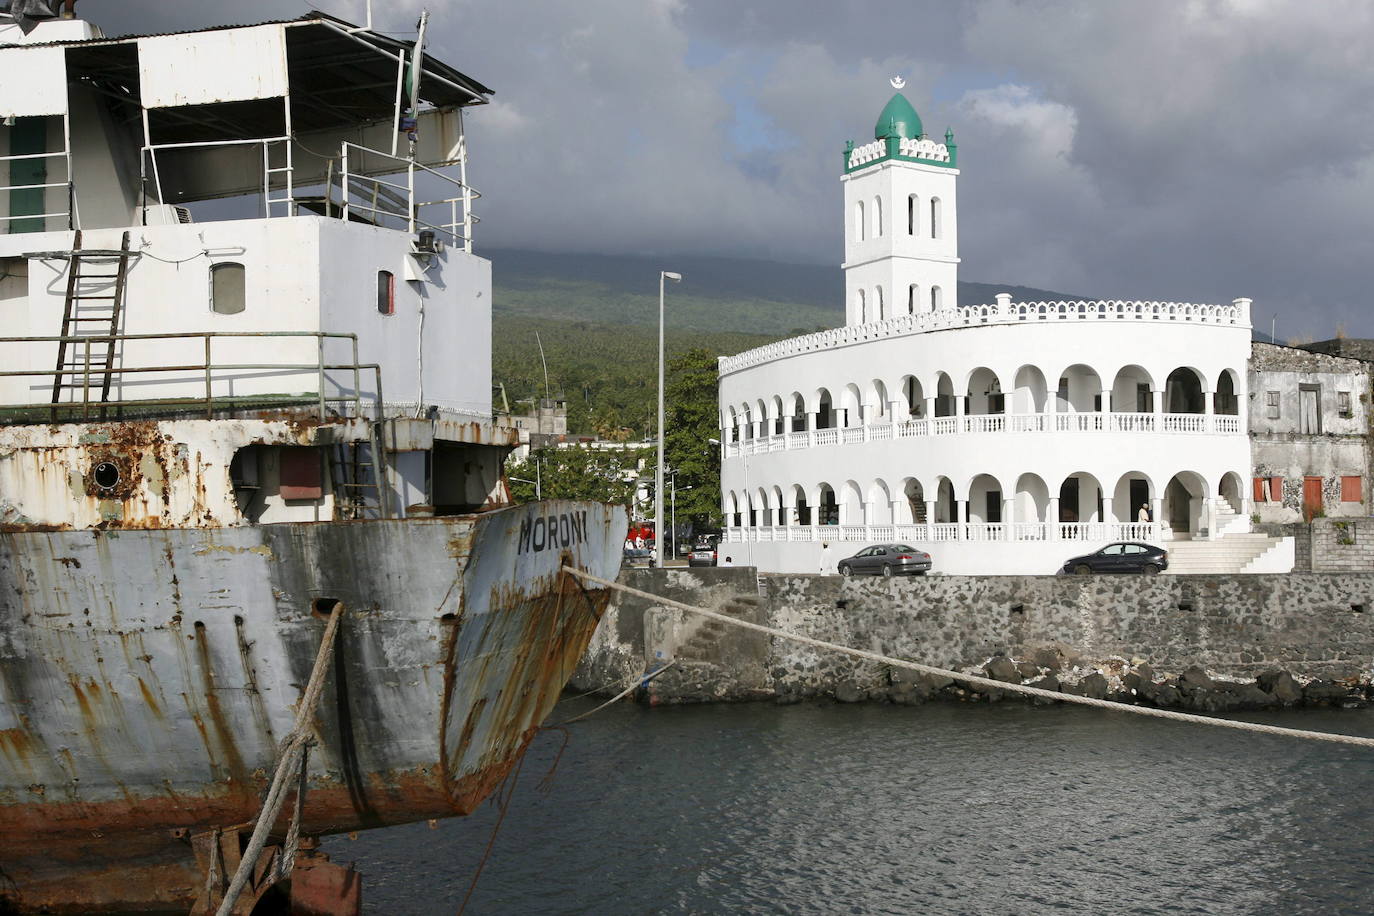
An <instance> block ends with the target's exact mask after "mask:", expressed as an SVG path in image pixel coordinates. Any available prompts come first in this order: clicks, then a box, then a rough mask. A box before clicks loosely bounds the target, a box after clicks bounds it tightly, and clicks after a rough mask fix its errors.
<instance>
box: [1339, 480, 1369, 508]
mask: <svg viewBox="0 0 1374 916" xmlns="http://www.w3.org/2000/svg"><path fill="white" fill-rule="evenodd" d="M1363 482H1364V481H1363V479H1362V478H1359V477H1342V478H1341V502H1343V503H1357V502H1359V501H1360V500H1362V499H1363V498H1364V497H1363V496H1362V495H1361V492H1360V490H1361V487H1360V485H1361V484H1362V483H1363Z"/></svg>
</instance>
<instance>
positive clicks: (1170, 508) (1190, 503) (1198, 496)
mask: <svg viewBox="0 0 1374 916" xmlns="http://www.w3.org/2000/svg"><path fill="white" fill-rule="evenodd" d="M1209 492H1211V491H1210V490H1209V489H1208V487H1207V481H1206V480H1204V479H1203V478H1202V475H1201V474H1198V473H1196V472H1195V471H1180V472H1178V473H1177V474H1175V475H1174V476H1173V477H1171V478H1169V483H1168V484H1167V485H1166V486H1165V487H1164V505H1163V512H1162V514H1163V516H1164V519H1163V520H1164V521H1165V522H1166V523H1167V524H1168V525H1169V527H1170V528H1172V529H1173V532H1174V537H1175V538H1180V537H1181V538H1187V537H1190V536H1191V535H1194V534H1197V533H1198V532H1199V530H1201V529H1202V528H1203V527H1204V519H1203V516H1204V513H1205V511H1206V503H1207V494H1208V493H1209Z"/></svg>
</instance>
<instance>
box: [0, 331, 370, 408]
mask: <svg viewBox="0 0 1374 916" xmlns="http://www.w3.org/2000/svg"><path fill="white" fill-rule="evenodd" d="M217 337H228V338H279V337H280V338H291V337H299V338H314V339H315V340H316V341H317V353H318V358H317V359H316V360H315V362H311V363H218V364H217V363H215V362H214V359H213V354H212V352H211V342H212V341H213V339H214V338H217ZM137 340H159V341H165V340H203V341H204V343H205V360H204V362H201V363H182V364H172V365H156V366H132V367H113V366H111V367H102V366H92V365H91V355H90V351H91V345H92V344H93V343H109V344H113V343H114V342H122V341H137ZM326 340H345V341H348V342H349V343H350V344H351V345H352V349H353V360H352V362H339V363H335V362H326V361H325V357H324V349H325V341H326ZM63 342H65V343H69V344H75V345H79V346H82V347H83V348H84V351H85V356H84V360H83V362H84V365H80V364H78V365H68V366H63V367H57V368H53V369H11V370H5V371H0V378H18V377H28V378H48V379H52V380H53V381H54V383H56V384H60V383H61V379H62V377H63V376H71V377H72V379H73V384H72V385H70V386H67V387H69V388H70V389H71V390H73V391H75V390H76V389H77V386H76V384H75V379H77V378H78V377H79V378H82V379H83V382H82V385H81V386H80V390H81V392H82V397H81V400H80V401H77V400H75V399H73V400H71V401H65V402H62V403H59V404H52V403H50V402H49V403H46V404H3V405H0V408H3V409H6V410H52V411H56V410H59V409H62V408H68V409H70V408H73V407H77V406H79V407H81V409H82V418H83V419H89V417H90V413H91V410H92V408H97V409H99V410H100V411H101V413H102V414H103V413H104V412H105V411H106V410H107V409H108V408H111V407H134V406H145V407H146V406H152V405H156V406H159V407H161V406H173V405H183V404H185V405H202V404H203V405H204V408H205V416H206V419H210V418H211V417H212V416H213V414H214V395H213V386H214V382H215V372H217V371H219V372H223V371H235V372H242V371H257V370H274V371H277V372H287V373H296V372H307V371H314V372H315V373H316V376H317V377H316V384H317V387H316V391H315V392H314V395H315V400H316V404H317V409H318V413H319V419H320V420H325V419H328V404H330V403H339V404H344V405H347V404H352V405H353V415H354V416H355V417H363V392H362V373H363V372H364V371H367V370H371V372H372V374H373V379H374V382H375V392H374V393H373V398H372V401H373V407H374V410H375V411H376V416H375V419H377V420H380V419H381V418H382V406H383V404H384V403H385V402H384V400H383V397H382V370H381V365H380V364H378V363H363V362H360V361H359V356H358V335H357V334H348V333H338V332H331V331H182V332H173V333H166V334H89V335H67V336H61V335H53V336H38V337H0V344H6V343H25V344H35V343H63ZM334 371H345V372H352V373H353V390H352V393H351V394H341V395H336V396H328V395H326V394H325V373H326V372H334ZM147 372H203V373H204V377H205V394H204V396H203V397H181V398H120V399H119V400H113V401H105V400H101V401H95V402H92V400H91V396H90V395H91V387H92V385H91V379H92V377H94V378H95V379H96V382H97V384H99V382H100V380H101V379H102V378H103V377H106V376H110V377H113V376H114V375H123V374H125V373H129V374H137V373H147Z"/></svg>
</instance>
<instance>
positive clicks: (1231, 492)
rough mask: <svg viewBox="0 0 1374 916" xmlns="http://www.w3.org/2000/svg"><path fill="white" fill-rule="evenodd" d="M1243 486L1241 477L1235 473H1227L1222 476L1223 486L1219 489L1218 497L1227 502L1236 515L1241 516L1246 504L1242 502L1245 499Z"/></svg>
mask: <svg viewBox="0 0 1374 916" xmlns="http://www.w3.org/2000/svg"><path fill="white" fill-rule="evenodd" d="M1242 486H1243V484H1242V483H1241V479H1240V475H1239V474H1237V473H1236V472H1235V471H1227V472H1226V473H1225V474H1223V475H1221V485H1220V486H1219V487H1217V495H1218V496H1220V497H1221V498H1222V499H1224V500H1226V504H1227V505H1228V506H1229V507H1230V508H1231V511H1232V512H1233V513H1235V514H1236V515H1239V514H1240V513H1241V510H1242V509H1243V508H1244V504H1243V503H1242V502H1241V500H1242V499H1243V498H1244V491H1243V490H1242V489H1241V487H1242Z"/></svg>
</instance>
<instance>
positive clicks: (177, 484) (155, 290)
mask: <svg viewBox="0 0 1374 916" xmlns="http://www.w3.org/2000/svg"><path fill="white" fill-rule="evenodd" d="M0 45H2V47H0V74H3V76H4V78H3V79H0V118H3V119H4V120H3V124H4V126H3V127H0V154H3V155H0V169H3V170H4V171H3V172H0V179H3V185H2V186H3V191H2V192H0V230H2V231H0V329H3V330H2V331H0V334H3V337H2V338H0V405H2V406H0V409H2V410H3V411H4V414H3V419H4V420H6V421H9V422H11V423H18V422H25V421H28V422H38V421H41V424H42V425H36V426H9V427H8V428H7V429H5V430H4V431H3V432H2V433H0V446H8V447H11V448H13V447H21V448H28V447H34V446H37V445H39V443H40V442H41V441H45V440H47V439H48V437H51V439H50V441H49V442H48V446H49V447H50V448H51V449H52V451H50V452H49V453H48V455H47V456H46V457H47V458H58V457H59V456H60V457H61V459H62V461H63V462H64V463H70V462H75V461H76V460H77V458H78V456H77V455H76V453H75V452H73V451H72V450H73V449H79V448H81V447H82V445H83V443H82V442H81V439H82V435H83V434H82V433H81V432H79V431H76V430H75V428H72V429H66V428H64V427H62V426H61V424H63V423H65V422H67V421H91V420H99V419H121V420H134V419H161V418H171V417H175V418H176V419H177V420H178V422H180V423H181V424H182V426H181V427H180V428H179V431H178V432H177V433H176V435H174V436H173V439H174V440H175V441H176V442H177V443H179V444H180V446H181V447H182V448H183V450H184V449H185V448H187V447H189V448H190V450H191V452H193V453H194V454H193V455H189V456H186V460H187V461H188V462H190V464H189V465H188V467H187V474H186V475H184V476H180V475H178V476H177V477H176V479H175V480H170V479H169V480H168V482H167V483H168V485H167V488H166V489H165V490H163V489H161V487H162V484H161V483H159V484H158V486H157V487H145V486H144V484H143V483H141V482H135V481H131V480H130V479H129V477H130V473H131V472H132V473H134V474H137V473H138V470H137V468H136V467H132V466H131V467H126V466H125V463H126V462H125V459H127V458H128V457H129V456H127V455H126V456H122V457H121V455H119V454H116V451H117V450H116V449H114V447H113V446H111V447H110V448H107V449H106V450H105V452H103V453H101V454H100V455H92V456H91V457H92V458H95V459H99V461H97V464H99V463H100V462H101V461H103V462H104V463H105V464H106V465H107V466H106V467H104V468H103V473H102V475H101V478H100V480H99V481H97V480H96V479H95V476H94V467H91V468H89V469H88V470H89V471H90V472H91V473H89V474H86V473H85V471H86V470H87V469H81V468H79V467H78V468H77V470H78V471H80V472H81V473H82V474H83V476H84V477H87V478H89V480H87V481H85V482H84V483H83V486H82V488H83V489H85V490H89V491H90V493H91V497H92V498H91V500H88V501H86V502H84V503H83V501H81V500H76V501H72V500H71V499H70V498H69V497H70V490H69V489H67V488H60V490H61V492H59V491H56V490H52V489H51V488H50V487H45V486H44V484H43V481H42V479H41V478H42V475H44V474H45V470H44V467H43V465H42V463H41V462H40V463H39V464H35V463H34V461H33V460H32V456H29V457H27V458H16V457H14V453H10V452H6V453H5V454H7V455H9V456H10V457H8V458H0V522H5V523H27V524H53V525H72V526H77V527H80V526H83V525H86V524H92V523H95V522H99V521H104V522H105V523H106V524H110V523H116V524H117V523H121V522H122V523H125V524H129V525H144V526H146V525H150V524H151V525H159V524H185V523H187V520H188V519H189V518H190V517H192V516H193V515H196V514H197V513H198V514H199V517H200V519H201V523H205V524H225V525H232V524H246V523H250V522H257V521H285V520H316V519H321V518H335V517H339V518H343V517H357V516H361V515H368V516H376V515H390V516H404V515H405V514H406V512H407V509H408V507H410V506H419V507H436V508H437V511H439V512H441V513H442V512H445V511H450V512H456V511H470V510H472V509H476V508H480V507H481V506H483V505H490V504H493V503H494V502H496V501H498V500H499V499H500V497H501V495H502V494H501V490H500V483H499V480H500V461H501V458H502V456H503V454H504V448H503V447H504V446H508V445H510V444H512V443H511V442H509V441H507V440H509V439H510V434H509V433H508V432H507V431H505V430H497V429H495V428H494V427H493V425H492V419H491V417H492V414H491V389H490V361H491V356H490V347H491V324H490V319H491V310H490V301H491V295H490V291H491V269H490V264H489V262H487V261H486V260H484V259H482V258H480V257H477V256H476V255H474V254H473V253H472V240H473V226H474V224H475V222H476V216H475V215H474V213H473V201H474V200H475V199H476V197H477V196H478V195H477V194H476V192H475V191H473V189H472V188H471V187H469V186H468V185H467V183H466V181H465V169H466V147H465V141H464V136H463V117H462V112H463V109H464V108H466V107H468V106H472V105H480V104H482V103H484V102H486V101H487V98H488V95H489V94H490V90H489V89H487V88H486V87H484V86H483V85H481V84H480V83H478V82H476V81H474V80H472V79H470V78H468V77H466V76H464V75H463V74H461V73H459V72H457V71H456V70H454V69H452V68H450V67H448V66H446V65H444V64H441V63H439V62H437V61H435V60H433V59H431V58H427V57H423V56H420V57H419V58H418V59H417V56H416V55H414V54H412V53H410V51H409V47H410V46H409V44H407V43H405V42H400V41H396V40H393V39H391V38H387V37H385V36H381V35H378V34H376V33H373V32H369V31H365V30H361V29H358V28H356V27H353V26H350V25H348V24H347V23H344V22H341V21H338V20H335V19H332V18H330V17H328V16H325V15H323V14H312V15H310V16H307V17H304V18H302V19H298V20H293V21H288V22H275V23H267V24H263V25H254V26H246V27H236V28H219V29H210V30H206V31H201V32H192V33H182V34H173V35H151V36H139V37H125V38H104V37H102V36H101V35H100V33H99V31H98V30H97V29H96V28H95V27H94V26H92V25H91V24H89V23H87V22H84V21H82V20H77V19H72V20H54V21H50V22H44V23H41V24H40V25H38V27H37V28H34V29H33V30H32V31H31V32H29V33H28V34H25V33H23V32H22V31H21V29H20V28H19V26H18V25H0ZM412 87H418V89H417V90H416V89H413V88H412ZM412 98H414V99H417V100H419V101H417V103H416V108H418V109H419V110H418V113H416V112H415V111H414V110H412V109H411V108H410V106H411V104H412ZM383 382H384V383H385V384H383ZM197 417H199V418H201V419H206V418H215V419H225V418H234V419H235V420H236V422H235V423H233V424H224V423H212V424H210V425H207V426H205V427H203V428H200V429H197V428H196V427H195V426H194V420H195V418H197ZM311 420H313V421H315V422H316V423H320V422H323V423H327V424H329V426H328V429H327V431H321V430H320V429H318V428H317V427H311V426H308V425H303V423H305V422H306V421H311ZM377 421H385V422H384V423H382V424H380V425H374V424H376V422H377ZM54 423H56V424H58V425H57V426H52V425H50V424H54ZM187 424H191V425H187ZM86 444H89V443H86ZM374 446H377V447H374ZM493 446H496V447H493ZM298 448H305V449H310V450H311V451H309V452H303V451H297V450H294V449H298ZM88 451H89V449H88ZM197 456H198V458H197ZM45 460H46V459H45ZM197 461H199V466H200V467H202V468H213V467H215V466H216V465H222V464H223V463H224V462H229V461H232V462H233V463H234V476H233V480H232V485H231V484H230V482H229V481H228V480H227V478H226V481H225V482H224V483H223V485H221V483H220V482H219V481H218V480H205V481H204V482H202V478H201V475H200V473H199V471H198V469H197V466H196V464H197ZM133 464H137V462H133ZM116 474H117V475H118V476H119V477H120V480H119V481H118V482H116V483H115V484H114V485H113V486H107V485H106V484H107V483H109V482H110V481H112V480H114V475H116ZM283 474H285V478H283ZM378 474H380V476H381V479H382V480H383V482H384V486H383V487H380V488H378V487H377V486H376V481H377V476H378ZM154 476H157V475H154ZM161 476H163V477H165V478H170V477H171V476H172V474H171V473H170V469H169V470H168V471H167V472H166V473H164V474H162V475H161ZM183 486H184V487H201V488H202V490H203V492H200V493H199V496H200V497H203V498H204V500H203V501H202V502H201V503H200V504H196V505H192V503H194V502H195V500H196V499H197V498H198V497H197V494H196V493H192V492H191V491H190V490H186V492H182V488H183ZM283 487H285V489H284V490H283V489H282V488H283ZM226 488H227V491H226ZM102 491H103V492H104V494H105V495H127V494H129V493H130V492H132V491H141V493H140V495H141V498H142V502H138V501H133V502H131V501H130V500H128V499H124V498H120V499H118V500H114V501H115V502H119V503H121V504H122V505H121V506H119V507H114V506H109V505H107V506H105V507H104V508H103V509H102V508H101V506H100V503H102V502H103V503H109V502H111V500H102V499H100V498H99V497H100V496H101V495H102ZM102 511H103V512H105V513H106V515H105V516H104V517H103V518H101V517H99V513H100V512H102ZM116 511H119V512H123V513H124V514H123V515H122V516H121V517H120V518H114V517H111V515H110V513H113V512H116ZM417 511H424V512H428V511H430V510H429V509H428V508H425V509H421V510H417Z"/></svg>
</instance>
